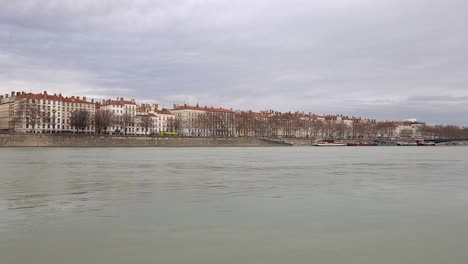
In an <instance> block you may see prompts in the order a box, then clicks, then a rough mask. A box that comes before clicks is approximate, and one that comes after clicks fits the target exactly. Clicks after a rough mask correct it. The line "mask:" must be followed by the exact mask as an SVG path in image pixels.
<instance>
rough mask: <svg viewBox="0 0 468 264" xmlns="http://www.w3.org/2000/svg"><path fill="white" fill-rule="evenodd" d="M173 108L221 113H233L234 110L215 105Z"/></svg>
mask: <svg viewBox="0 0 468 264" xmlns="http://www.w3.org/2000/svg"><path fill="white" fill-rule="evenodd" d="M173 110H197V111H208V112H223V113H234V111H232V110H230V109H225V108H221V107H219V108H215V107H208V106H204V107H199V106H190V105H181V106H176V108H174V109H173Z"/></svg>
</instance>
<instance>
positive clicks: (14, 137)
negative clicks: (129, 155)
mask: <svg viewBox="0 0 468 264" xmlns="http://www.w3.org/2000/svg"><path fill="white" fill-rule="evenodd" d="M288 145H289V144H286V143H282V142H274V141H269V140H265V139H259V138H247V137H234V138H216V137H144V136H108V135H74V134H0V147H260V146H288Z"/></svg>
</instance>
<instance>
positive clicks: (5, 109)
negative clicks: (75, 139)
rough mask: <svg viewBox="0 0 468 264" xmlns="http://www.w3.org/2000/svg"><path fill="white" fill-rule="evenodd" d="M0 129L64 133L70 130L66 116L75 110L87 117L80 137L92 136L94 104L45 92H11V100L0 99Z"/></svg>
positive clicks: (84, 98)
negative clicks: (86, 124) (81, 110)
mask: <svg viewBox="0 0 468 264" xmlns="http://www.w3.org/2000/svg"><path fill="white" fill-rule="evenodd" d="M0 102H1V103H0V129H2V130H9V131H15V132H20V133H66V132H72V131H73V130H74V128H72V127H71V125H70V115H71V113H72V112H73V111H75V110H80V109H84V110H86V111H88V113H89V120H90V122H89V126H88V127H86V129H85V130H84V131H83V132H84V133H87V134H90V133H94V124H93V122H92V120H93V117H94V113H95V103H94V102H93V101H91V102H88V101H86V97H83V98H82V99H80V97H75V96H72V97H63V96H62V95H61V94H58V95H57V94H53V95H49V94H47V92H44V93H39V94H33V93H24V92H16V93H14V92H12V93H11V96H9V97H8V96H6V95H5V96H2V98H0Z"/></svg>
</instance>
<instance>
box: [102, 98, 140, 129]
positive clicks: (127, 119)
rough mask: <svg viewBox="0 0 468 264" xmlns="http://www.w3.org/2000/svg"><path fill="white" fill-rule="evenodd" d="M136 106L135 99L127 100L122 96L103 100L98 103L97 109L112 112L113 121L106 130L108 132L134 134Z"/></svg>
mask: <svg viewBox="0 0 468 264" xmlns="http://www.w3.org/2000/svg"><path fill="white" fill-rule="evenodd" d="M136 108H137V107H136V103H135V99H132V100H129V101H128V100H124V98H122V97H120V98H117V100H104V101H102V102H101V104H100V105H99V109H103V110H109V111H111V112H112V113H113V114H114V122H113V124H112V126H111V127H109V128H108V130H107V131H108V132H109V133H110V134H126V135H134V134H136V125H135V118H136V110H137V109H136Z"/></svg>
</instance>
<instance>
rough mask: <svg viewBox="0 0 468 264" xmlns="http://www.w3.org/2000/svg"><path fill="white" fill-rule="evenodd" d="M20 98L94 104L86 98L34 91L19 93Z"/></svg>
mask: <svg viewBox="0 0 468 264" xmlns="http://www.w3.org/2000/svg"><path fill="white" fill-rule="evenodd" d="M18 97H19V98H27V99H37V100H51V101H62V102H70V103H80V104H94V103H91V102H88V101H86V100H84V99H79V98H78V97H63V96H61V95H56V94H54V95H50V94H44V93H39V94H33V93H24V94H20V95H18Z"/></svg>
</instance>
